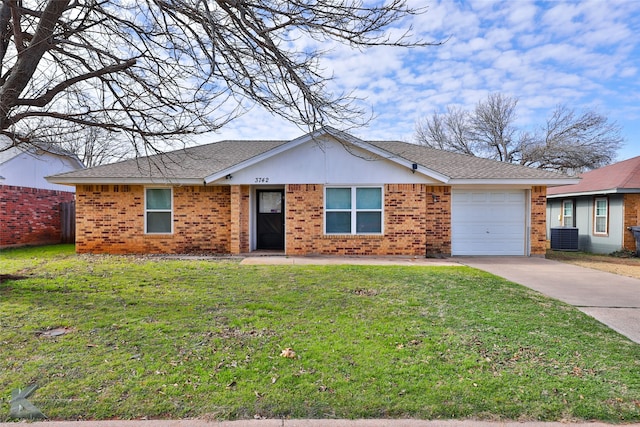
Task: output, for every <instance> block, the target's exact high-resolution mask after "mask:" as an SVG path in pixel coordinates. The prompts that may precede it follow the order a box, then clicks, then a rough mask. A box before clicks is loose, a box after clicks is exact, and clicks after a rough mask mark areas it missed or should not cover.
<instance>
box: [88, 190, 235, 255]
mask: <svg viewBox="0 0 640 427" xmlns="http://www.w3.org/2000/svg"><path fill="white" fill-rule="evenodd" d="M229 194H230V189H229V187H203V186H197V187H175V188H173V204H174V210H173V231H174V232H173V234H160V235H145V234H144V187H143V186H140V185H131V186H128V185H88V186H87V185H79V186H78V187H77V188H76V197H77V208H76V251H77V252H79V253H87V252H88V253H114V254H125V253H199V252H206V253H209V252H210V253H229V252H230V241H231V239H230V215H231V206H230V197H229Z"/></svg>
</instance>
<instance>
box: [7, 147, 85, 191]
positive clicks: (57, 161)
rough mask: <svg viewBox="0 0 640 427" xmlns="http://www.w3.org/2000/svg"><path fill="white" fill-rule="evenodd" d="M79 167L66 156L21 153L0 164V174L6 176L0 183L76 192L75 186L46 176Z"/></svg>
mask: <svg viewBox="0 0 640 427" xmlns="http://www.w3.org/2000/svg"><path fill="white" fill-rule="evenodd" d="M78 169H79V167H78V164H77V163H76V162H75V161H73V160H71V159H69V158H67V157H64V156H58V155H55V154H52V153H42V154H39V155H34V154H30V153H21V154H19V155H17V156H16V157H13V158H12V159H10V160H8V161H6V162H5V163H2V164H1V165H0V176H1V177H2V178H4V179H1V178H0V185H12V186H16V187H30V188H41V189H45V190H59V191H69V192H74V191H75V187H72V186H68V185H58V184H52V183H50V182H48V181H47V180H46V179H44V177H45V176H50V175H55V174H59V173H64V172H69V171H74V170H78Z"/></svg>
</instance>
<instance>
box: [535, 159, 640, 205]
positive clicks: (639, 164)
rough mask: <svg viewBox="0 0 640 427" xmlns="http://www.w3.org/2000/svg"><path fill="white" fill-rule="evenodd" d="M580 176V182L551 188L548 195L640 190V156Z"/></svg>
mask: <svg viewBox="0 0 640 427" xmlns="http://www.w3.org/2000/svg"><path fill="white" fill-rule="evenodd" d="M580 178H581V180H580V182H579V183H578V184H574V185H563V186H559V187H554V188H550V189H549V190H548V191H547V195H548V196H558V195H566V194H579V193H616V192H640V156H638V157H633V158H631V159H627V160H623V161H621V162H618V163H614V164H612V165H608V166H604V167H601V168H598V169H594V170H592V171H589V172H585V173H583V174H582V175H580Z"/></svg>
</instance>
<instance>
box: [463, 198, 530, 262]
mask: <svg viewBox="0 0 640 427" xmlns="http://www.w3.org/2000/svg"><path fill="white" fill-rule="evenodd" d="M451 196H452V201H451V254H452V255H526V210H527V204H526V198H525V192H524V191H522V190H517V191H487V190H485V191H468V190H454V191H453V192H452V195H451Z"/></svg>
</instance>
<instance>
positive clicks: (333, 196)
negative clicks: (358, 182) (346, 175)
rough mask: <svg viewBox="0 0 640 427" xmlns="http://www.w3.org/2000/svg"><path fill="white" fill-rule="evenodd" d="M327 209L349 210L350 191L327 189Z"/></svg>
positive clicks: (346, 189)
mask: <svg viewBox="0 0 640 427" xmlns="http://www.w3.org/2000/svg"><path fill="white" fill-rule="evenodd" d="M327 209H351V189H350V188H327Z"/></svg>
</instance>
